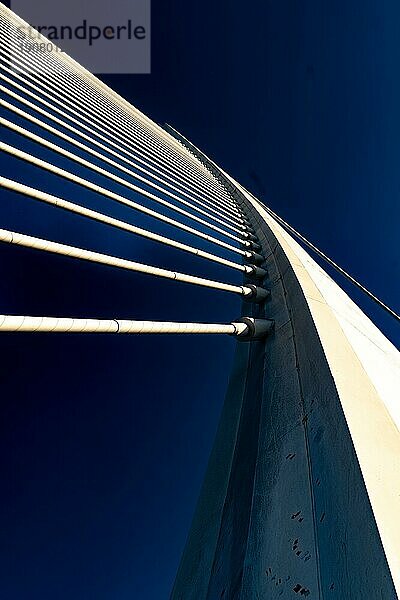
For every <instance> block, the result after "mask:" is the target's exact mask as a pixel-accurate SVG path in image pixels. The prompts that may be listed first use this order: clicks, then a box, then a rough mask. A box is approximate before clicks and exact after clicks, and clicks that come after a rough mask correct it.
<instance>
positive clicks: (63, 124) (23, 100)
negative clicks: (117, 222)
mask: <svg viewBox="0 0 400 600" xmlns="http://www.w3.org/2000/svg"><path fill="white" fill-rule="evenodd" d="M1 78H3V79H4V76H3V75H2V74H1V73H0V79H1ZM7 79H8V78H7ZM18 87H21V88H22V86H18ZM22 89H23V88H22ZM0 90H1V91H2V92H4V93H5V94H7V95H8V96H10V97H11V98H14V99H15V100H17V101H18V102H20V103H21V104H24V105H25V106H28V107H29V108H31V109H32V110H34V111H35V112H38V113H39V114H41V115H43V116H44V117H45V118H47V119H50V120H51V121H54V122H55V123H57V124H58V125H60V126H61V127H64V128H65V129H68V131H71V132H72V133H73V134H74V135H77V136H78V137H80V138H82V139H84V140H86V141H88V142H89V143H91V144H93V145H95V146H97V147H99V148H101V149H102V150H103V151H104V152H106V153H107V154H111V155H112V156H115V157H116V158H118V159H119V160H122V161H123V162H125V163H127V164H129V165H130V166H131V167H133V168H136V165H135V163H134V162H132V161H131V160H129V159H125V158H124V157H123V156H121V155H120V154H118V153H117V152H114V151H113V150H111V149H110V148H108V147H107V146H105V145H104V144H102V143H101V142H98V141H97V140H95V139H94V138H92V137H90V136H88V135H87V134H85V133H84V132H82V131H79V129H76V128H75V127H73V126H72V125H69V123H66V122H65V121H63V120H61V119H59V118H58V117H56V116H55V115H52V114H51V113H49V112H47V111H46V110H44V109H42V108H40V106H37V105H36V104H33V103H32V102H30V101H29V100H27V99H26V98H24V97H23V96H20V95H19V94H16V93H15V92H13V91H12V90H11V89H9V88H7V87H5V86H3V85H0ZM1 103H2V104H3V106H5V103H4V101H3V100H1ZM46 104H48V103H46ZM11 106H13V105H11ZM7 108H8V109H9V110H13V109H12V108H11V107H10V106H7ZM15 108H17V107H15ZM14 112H16V110H14ZM108 162H109V161H108ZM113 164H114V165H116V166H117V168H118V169H120V170H124V172H127V173H129V175H130V176H131V177H136V178H137V179H138V178H139V177H140V176H139V175H137V174H136V173H132V171H131V170H130V169H128V170H127V169H126V168H124V169H122V167H123V165H120V164H119V163H116V162H115V161H113ZM169 195H171V193H170V194H169ZM179 200H180V199H179ZM197 202H198V201H197ZM198 203H199V202H198ZM203 206H204V205H203Z"/></svg>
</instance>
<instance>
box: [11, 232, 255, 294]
mask: <svg viewBox="0 0 400 600" xmlns="http://www.w3.org/2000/svg"><path fill="white" fill-rule="evenodd" d="M0 242H3V243H5V244H11V245H16V246H23V247H24V248H32V249H34V250H40V251H42V252H50V253H52V254H59V255H61V256H67V257H70V258H77V259H80V260H84V261H89V262H94V263H98V264H101V265H105V266H110V267H116V268H118V269H125V270H127V271H134V272H137V273H143V274H145V275H153V276H154V277H161V278H163V279H171V280H172V281H178V282H181V283H190V284H192V285H198V286H200V287H205V288H211V289H215V290H221V291H224V292H232V293H234V294H238V295H240V296H243V297H246V296H251V295H252V293H253V291H252V289H251V288H249V287H247V286H244V285H233V284H230V283H223V282H221V281H214V280H212V279H205V278H203V277H195V276H194V275H187V274H186V273H179V272H178V271H169V270H167V269H161V268H160V267H153V266H151V265H146V264H143V263H139V262H135V261H132V260H127V259H124V258H118V257H116V256H110V255H108V254H102V253H100V252H94V251H92V250H85V249H83V248H77V247H75V246H68V245H66V244H61V243H59V242H52V241H50V240H45V239H41V238H37V237H33V236H31V235H24V234H23V233H18V232H16V231H10V230H7V229H0Z"/></svg>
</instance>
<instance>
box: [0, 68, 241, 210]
mask: <svg viewBox="0 0 400 600" xmlns="http://www.w3.org/2000/svg"><path fill="white" fill-rule="evenodd" d="M0 66H1V68H2V69H3V70H4V71H6V72H8V73H10V74H11V75H12V76H13V77H14V78H15V79H20V80H22V81H23V82H24V84H25V85H28V86H30V87H32V88H33V89H35V90H36V91H39V93H42V94H46V96H47V97H49V91H48V90H47V92H43V91H41V90H38V82H37V81H35V83H34V84H32V83H30V82H29V81H28V80H27V79H24V78H23V77H21V76H20V75H18V73H16V72H15V71H12V70H11V69H8V67H5V66H4V65H3V64H1V65H0ZM0 78H1V79H3V81H5V82H6V83H8V84H9V85H11V86H13V87H14V88H16V89H18V90H20V91H22V92H23V93H24V94H26V95H28V96H30V97H31V98H34V99H35V100H36V101H37V102H39V103H40V104H43V105H44V106H46V107H47V108H49V109H50V110H53V111H54V112H56V113H58V114H61V115H62V116H63V117H64V118H66V119H67V120H69V121H71V122H72V123H74V124H75V125H76V126H78V127H81V128H82V129H84V130H86V131H88V132H89V133H90V134H91V135H92V136H94V137H95V138H96V137H97V138H99V139H101V140H103V142H105V143H106V144H108V145H110V146H112V147H114V148H116V149H117V150H118V153H115V152H112V154H114V155H115V156H118V158H119V159H120V160H123V161H124V162H127V163H129V164H131V165H133V166H135V168H136V169H139V165H138V164H137V162H139V160H138V156H136V155H134V154H132V152H131V151H129V150H128V151H126V150H124V148H123V147H122V146H123V145H126V144H123V143H122V142H119V143H118V144H117V143H115V141H114V139H115V138H116V137H118V135H119V134H117V133H116V132H115V133H114V136H113V139H110V137H107V136H106V135H104V133H107V132H105V131H104V128H101V127H99V126H98V125H97V124H96V123H95V122H93V121H91V120H90V119H88V118H87V117H83V116H81V115H79V114H78V113H77V112H76V111H71V109H68V107H65V105H64V104H63V103H61V102H59V101H57V100H56V99H55V98H54V97H51V99H52V102H56V103H58V104H59V105H61V106H63V108H64V109H65V108H67V110H70V111H71V112H73V113H74V114H75V115H77V116H78V117H79V118H80V119H82V120H84V121H86V122H89V123H90V124H91V126H90V127H88V126H87V125H85V124H84V123H82V122H81V121H79V120H78V119H76V118H75V117H73V116H70V115H68V113H66V112H65V110H61V109H59V108H57V107H56V106H54V105H52V104H51V103H50V102H48V101H47V100H45V99H44V98H41V97H40V96H38V95H37V94H35V93H33V92H31V91H30V90H27V89H26V88H25V87H24V86H21V85H20V84H18V83H17V82H15V81H13V79H10V78H9V77H7V76H6V75H3V74H0ZM3 91H4V90H3ZM75 100H76V98H75ZM97 120H98V119H97ZM120 128H121V127H120ZM96 129H98V130H99V131H96ZM121 144H122V146H121ZM103 148H104V147H103ZM104 149H105V150H106V151H107V152H110V148H108V147H105V148H104ZM134 151H135V153H136V154H138V150H137V149H134ZM110 153H111V152H110ZM121 153H123V154H126V155H127V156H128V157H129V159H127V158H126V157H125V156H121ZM147 154H148V155H149V158H147V157H146V158H147V160H150V161H153V162H154V160H153V159H154V152H153V153H147ZM132 158H133V159H134V160H135V161H136V162H134V163H132V160H131V159H132ZM142 162H144V161H142ZM158 162H159V161H158ZM145 164H147V163H145ZM167 166H168V163H166V162H165V161H164V163H162V162H161V163H160V165H159V169H158V172H160V168H162V169H164V170H165V168H166V167H167ZM169 171H170V172H171V173H173V175H174V179H173V181H174V183H175V184H177V183H178V181H177V173H176V171H173V170H171V169H169ZM164 176H165V174H164ZM168 177H169V176H168ZM169 178H170V177H169ZM171 179H172V178H171ZM185 184H186V189H185V190H184V191H183V190H178V191H179V192H180V193H185V194H186V195H187V194H188V187H190V188H191V189H192V191H193V192H194V193H195V194H197V195H198V196H199V198H200V199H203V200H204V201H208V202H211V203H214V206H215V204H216V197H212V196H210V195H208V196H205V195H204V194H203V193H202V192H201V191H199V190H198V189H195V188H196V185H195V183H194V182H191V181H190V180H187V181H186V182H185ZM175 188H176V185H175ZM221 189H223V188H222V187H221ZM217 193H218V192H217ZM219 195H221V190H220V191H219ZM217 198H218V196H217ZM217 204H218V205H221V208H226V209H227V210H231V211H233V214H235V212H234V211H235V210H237V209H233V208H232V207H231V206H228V205H227V204H226V203H225V202H224V201H223V200H222V199H221V198H218V201H217ZM236 214H237V212H236Z"/></svg>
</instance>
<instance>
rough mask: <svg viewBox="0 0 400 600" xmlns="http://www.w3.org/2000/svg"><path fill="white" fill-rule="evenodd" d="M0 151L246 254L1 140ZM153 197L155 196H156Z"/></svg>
mask: <svg viewBox="0 0 400 600" xmlns="http://www.w3.org/2000/svg"><path fill="white" fill-rule="evenodd" d="M0 151H2V152H6V153H7V154H10V155H11V156H14V157H16V158H18V159H20V160H24V161H25V162H28V163H30V164H32V165H35V166H36V167H39V168H40V169H44V170H45V171H48V172H50V173H52V174H54V175H57V176H58V177H62V178H64V179H67V180H68V181H72V182H73V183H76V184H77V185H81V186H82V187H85V188H87V189H89V190H91V191H93V192H96V193H97V194H100V195H101V196H105V197H106V198H110V199H111V200H115V201H116V202H119V203H120V204H124V205H125V206H129V208H132V209H134V210H137V211H138V212H142V213H144V214H146V215H148V216H149V217H153V218H154V219H157V220H158V221H162V222H163V223H167V224H168V225H171V226H172V227H176V228H177V229H181V230H182V231H186V232H187V233H190V234H191V235H194V236H196V237H199V238H201V239H203V240H206V241H207V242H210V243H212V244H215V245H217V246H221V247H222V248H225V250H229V251H231V252H234V253H236V254H240V255H241V256H246V251H245V250H242V249H241V248H236V247H235V246H232V245H231V244H227V243H226V242H224V241H222V240H220V239H218V238H216V237H213V236H211V235H208V234H206V233H203V232H202V231H199V230H198V229H195V228H194V227H190V226H189V225H185V224H184V223H181V222H180V221H176V220H175V219H171V218H170V217H167V216H166V215H163V214H161V213H159V212H157V211H155V210H152V209H151V208H147V207H146V206H143V205H142V204H139V203H137V202H134V201H133V200H129V199H128V198H125V197H124V196H121V195H120V194H116V193H115V192H113V191H111V190H109V189H107V188H104V187H102V186H100V185H97V184H95V183H92V182H91V181H89V180H87V179H84V178H83V177H79V176H78V175H75V174H74V173H71V172H70V171H66V170H65V169H61V168H60V167H56V166H55V165H53V164H51V163H49V162H47V161H45V160H42V159H40V158H37V157H36V156H33V155H32V154H29V153H28V152H24V151H23V150H19V148H15V147H14V146H10V145H9V144H4V143H3V142H0ZM139 189H140V188H139ZM141 193H142V195H144V196H146V197H148V198H151V199H152V194H150V193H149V192H146V191H145V190H144V191H143V192H141ZM155 198H157V196H156V197H155ZM158 201H159V202H161V203H162V204H163V203H164V202H163V201H161V200H160V199H159V200H158ZM196 220H199V219H196Z"/></svg>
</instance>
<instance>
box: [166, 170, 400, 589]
mask: <svg viewBox="0 0 400 600" xmlns="http://www.w3.org/2000/svg"><path fill="white" fill-rule="evenodd" d="M231 181H232V182H233V180H231ZM233 183H234V184H236V182H233ZM236 185H237V184H236ZM238 189H239V191H240V193H241V194H242V198H244V199H245V202H246V205H247V212H248V216H249V217H250V219H251V221H252V224H253V227H254V229H255V231H256V234H257V236H258V238H259V241H260V244H261V246H262V254H263V255H264V256H265V265H263V267H265V268H266V269H267V271H268V279H267V280H266V285H267V287H269V288H270V290H271V296H270V300H269V301H268V303H267V304H266V306H265V313H266V315H267V317H268V318H269V319H273V320H274V321H275V330H274V333H273V334H272V335H270V336H269V337H268V338H267V340H266V341H265V342H253V343H252V344H250V345H247V346H246V345H242V346H240V345H238V348H237V353H236V358H235V363H234V369H233V372H232V375H231V379H230V384H229V389H228V392H227V396H226V401H225V404H224V408H223V414H222V418H221V421H220V425H219V429H218V432H217V437H216V440H215V445H214V448H213V451H212V454H211V458H210V462H209V466H208V470H207V473H206V477H205V481H204V484H203V488H202V491H201V495H200V499H199V502H198V506H197V509H196V512H195V516H194V519H193V524H192V527H191V531H190V534H189V537H188V541H187V544H186V548H185V550H184V553H183V557H182V561H181V564H180V567H179V571H178V574H177V577H176V581H175V585H174V588H173V592H172V599H173V600H219V599H224V600H228V599H229V600H233V599H235V600H236V599H246V600H249V599H264V598H265V599H268V600H273V599H280V600H286V599H287V600H295V598H296V597H298V598H303V597H304V598H308V599H309V600H312V599H318V600H322V599H323V600H328V599H331V598H332V600H333V599H335V600H336V599H340V600H366V599H368V600H375V599H376V600H378V599H379V600H394V599H395V598H398V594H399V590H400V433H399V428H400V392H399V390H400V354H399V352H398V351H397V350H396V349H395V347H394V346H393V345H392V344H391V343H390V342H389V341H388V340H387V339H386V338H385V336H384V335H383V334H382V333H381V332H380V331H379V330H378V329H377V328H376V327H375V326H374V325H373V323H372V322H371V321H370V320H369V319H368V318H367V317H366V316H365V315H364V314H363V312H362V311H361V310H360V309H359V308H358V307H357V306H356V305H355V304H354V302H352V301H351V300H350V298H349V297H348V296H347V295H346V294H345V292H344V291H343V290H342V289H341V288H340V287H339V286H338V285H337V284H336V283H335V282H334V281H333V280H332V279H331V278H330V277H329V276H328V275H327V273H325V272H324V271H323V270H322V269H321V268H320V267H319V266H318V265H317V263H316V262H315V261H314V260H313V259H312V258H311V257H310V256H309V255H308V254H307V252H305V251H304V250H303V249H302V248H301V247H300V245H299V244H298V243H297V242H296V241H295V240H294V239H293V238H292V237H291V236H290V235H289V234H288V233H287V232H286V231H284V230H283V229H282V227H281V226H280V225H279V224H278V223H277V222H276V221H275V220H274V219H273V218H272V217H271V216H269V214H268V213H267V212H266V211H265V210H264V209H263V208H262V206H261V205H260V204H259V203H258V202H257V201H256V200H254V198H253V197H252V196H251V195H250V194H248V193H247V192H246V191H245V190H244V189H243V188H240V186H238ZM253 310H260V307H256V308H254V309H253Z"/></svg>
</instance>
